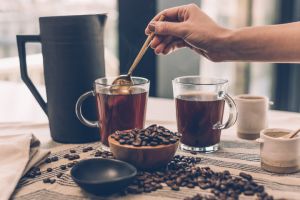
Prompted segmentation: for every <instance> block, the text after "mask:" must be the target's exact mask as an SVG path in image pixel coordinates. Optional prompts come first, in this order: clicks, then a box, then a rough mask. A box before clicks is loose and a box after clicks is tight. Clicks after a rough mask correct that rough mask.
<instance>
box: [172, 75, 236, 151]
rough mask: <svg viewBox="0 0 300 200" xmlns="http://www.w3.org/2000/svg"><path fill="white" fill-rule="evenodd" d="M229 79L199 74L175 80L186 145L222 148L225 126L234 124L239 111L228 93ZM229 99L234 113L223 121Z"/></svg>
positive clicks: (195, 148) (179, 123) (198, 148)
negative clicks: (220, 145)
mask: <svg viewBox="0 0 300 200" xmlns="http://www.w3.org/2000/svg"><path fill="white" fill-rule="evenodd" d="M226 83H227V81H226V80H222V79H212V78H203V77H199V76H187V77H179V78H176V79H175V80H173V91H174V98H175V103H176V117H177V128H178V132H180V133H181V134H182V137H181V140H180V141H181V145H180V146H181V148H182V149H184V150H190V151H203V152H212V151H216V150H218V148H219V143H220V135H221V130H222V129H224V128H229V127H230V126H232V125H233V124H234V122H235V121H236V114H237V113H236V108H235V104H234V102H233V100H232V99H231V98H230V97H229V95H227V94H226V93H225V91H226ZM225 102H227V103H228V104H229V106H230V116H229V120H228V121H227V122H226V123H225V124H222V121H223V113H224V106H225Z"/></svg>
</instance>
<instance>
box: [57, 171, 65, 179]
mask: <svg viewBox="0 0 300 200" xmlns="http://www.w3.org/2000/svg"><path fill="white" fill-rule="evenodd" d="M63 175H64V174H63V173H61V172H60V173H58V174H57V175H56V177H57V178H61V177H62V176H63Z"/></svg>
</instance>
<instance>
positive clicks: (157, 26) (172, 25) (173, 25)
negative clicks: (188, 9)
mask: <svg viewBox="0 0 300 200" xmlns="http://www.w3.org/2000/svg"><path fill="white" fill-rule="evenodd" d="M149 30H150V31H152V32H154V33H155V34H158V35H171V36H176V37H179V38H184V37H185V35H186V31H185V28H184V24H183V23H182V22H160V21H152V22H150V23H149Z"/></svg>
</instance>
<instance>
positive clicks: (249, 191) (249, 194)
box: [244, 190, 254, 196]
mask: <svg viewBox="0 0 300 200" xmlns="http://www.w3.org/2000/svg"><path fill="white" fill-rule="evenodd" d="M244 195H246V196H252V195H254V192H253V191H252V190H245V191H244Z"/></svg>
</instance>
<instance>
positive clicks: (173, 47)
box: [161, 39, 186, 55]
mask: <svg viewBox="0 0 300 200" xmlns="http://www.w3.org/2000/svg"><path fill="white" fill-rule="evenodd" d="M183 47H186V43H185V42H184V41H183V40H181V39H180V40H175V41H173V42H171V43H169V44H168V45H167V46H166V47H165V48H164V49H163V50H162V52H161V53H162V54H164V55H166V54H169V53H171V52H173V51H175V50H177V49H179V48H183Z"/></svg>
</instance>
